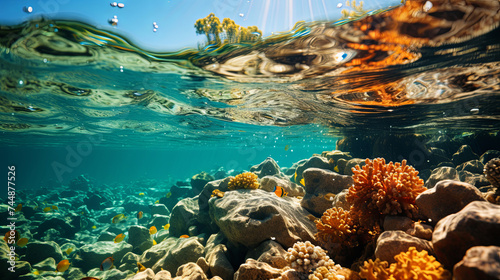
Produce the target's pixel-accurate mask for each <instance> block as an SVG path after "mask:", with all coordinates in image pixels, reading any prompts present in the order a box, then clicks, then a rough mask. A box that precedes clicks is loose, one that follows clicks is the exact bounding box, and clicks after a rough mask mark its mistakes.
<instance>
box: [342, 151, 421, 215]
mask: <svg viewBox="0 0 500 280" xmlns="http://www.w3.org/2000/svg"><path fill="white" fill-rule="evenodd" d="M365 163H366V165H365V166H363V168H362V169H361V168H360V167H359V165H356V167H355V168H353V169H352V172H353V173H354V174H353V176H352V178H353V179H354V184H353V185H352V186H351V187H350V188H349V193H348V194H347V196H346V198H347V201H348V202H349V203H351V204H352V209H353V210H354V211H356V212H361V213H363V214H364V215H380V214H382V215H396V214H399V213H404V214H406V215H407V216H408V217H410V218H413V217H415V215H416V214H417V208H416V205H415V198H416V197H417V196H418V195H419V194H420V193H422V192H423V191H424V190H426V188H425V187H423V184H424V181H423V180H422V179H420V178H419V177H418V171H416V170H415V168H413V167H412V166H409V165H406V160H403V161H402V162H401V163H399V162H396V163H395V164H393V163H392V161H391V162H389V164H386V163H385V159H383V158H376V159H374V160H373V161H371V160H370V159H366V161H365Z"/></svg>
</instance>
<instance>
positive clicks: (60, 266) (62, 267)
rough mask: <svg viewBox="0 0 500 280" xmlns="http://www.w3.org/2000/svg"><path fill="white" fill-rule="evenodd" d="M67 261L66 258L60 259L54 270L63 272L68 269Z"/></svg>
mask: <svg viewBox="0 0 500 280" xmlns="http://www.w3.org/2000/svg"><path fill="white" fill-rule="evenodd" d="M69 265H70V263H69V261H68V260H62V261H60V262H59V263H58V264H57V268H56V272H64V271H66V270H68V268H69Z"/></svg>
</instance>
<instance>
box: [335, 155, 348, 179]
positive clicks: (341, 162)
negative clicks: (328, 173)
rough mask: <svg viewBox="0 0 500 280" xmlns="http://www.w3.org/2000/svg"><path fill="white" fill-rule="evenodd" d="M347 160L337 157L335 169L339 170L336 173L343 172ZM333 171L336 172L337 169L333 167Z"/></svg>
mask: <svg viewBox="0 0 500 280" xmlns="http://www.w3.org/2000/svg"><path fill="white" fill-rule="evenodd" d="M347 162H348V160H347V159H343V158H341V159H339V160H338V161H337V162H336V163H337V169H338V170H339V171H338V173H339V174H343V175H345V174H344V170H345V167H346V166H347ZM333 171H335V172H337V170H335V167H334V168H333Z"/></svg>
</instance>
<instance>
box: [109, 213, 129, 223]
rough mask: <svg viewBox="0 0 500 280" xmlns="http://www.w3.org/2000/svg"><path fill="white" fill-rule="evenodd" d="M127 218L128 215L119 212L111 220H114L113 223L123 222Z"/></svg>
mask: <svg viewBox="0 0 500 280" xmlns="http://www.w3.org/2000/svg"><path fill="white" fill-rule="evenodd" d="M126 218H127V217H125V215H123V214H118V215H116V216H114V217H113V220H111V222H112V223H113V224H117V223H119V222H121V221H123V220H125V219H126Z"/></svg>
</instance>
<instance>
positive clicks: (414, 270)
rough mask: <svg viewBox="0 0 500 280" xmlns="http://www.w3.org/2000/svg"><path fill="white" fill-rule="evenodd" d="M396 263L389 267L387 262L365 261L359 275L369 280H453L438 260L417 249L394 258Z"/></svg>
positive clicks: (411, 248) (378, 260) (412, 248)
mask: <svg viewBox="0 0 500 280" xmlns="http://www.w3.org/2000/svg"><path fill="white" fill-rule="evenodd" d="M394 259H395V260H396V262H395V263H392V264H391V265H390V267H388V263H387V262H386V261H381V260H380V259H378V258H377V259H376V260H375V261H373V260H369V261H365V263H364V266H363V267H361V272H360V273H359V275H360V276H361V278H363V279H368V280H396V279H414V280H427V279H434V280H446V279H451V273H450V272H449V271H448V270H446V269H444V268H443V266H442V265H441V263H439V262H438V261H437V260H436V258H434V257H433V256H429V254H428V253H427V251H425V250H422V251H421V252H418V251H417V249H415V247H410V248H409V249H408V251H406V252H401V253H400V254H398V255H396V256H395V257H394Z"/></svg>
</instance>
